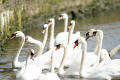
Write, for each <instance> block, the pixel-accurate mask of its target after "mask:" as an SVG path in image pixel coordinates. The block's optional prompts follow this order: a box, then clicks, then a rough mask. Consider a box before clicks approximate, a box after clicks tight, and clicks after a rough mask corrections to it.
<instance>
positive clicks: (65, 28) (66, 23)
mask: <svg viewBox="0 0 120 80" xmlns="http://www.w3.org/2000/svg"><path fill="white" fill-rule="evenodd" d="M64 21H65V27H64V32H67V26H68V17H66V18H65V20H64Z"/></svg>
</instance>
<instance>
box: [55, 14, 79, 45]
mask: <svg viewBox="0 0 120 80" xmlns="http://www.w3.org/2000/svg"><path fill="white" fill-rule="evenodd" d="M58 19H59V20H62V19H64V21H65V27H64V32H60V33H58V34H57V36H56V43H59V42H64V43H66V42H67V39H68V32H67V26H68V15H67V14H66V13H63V14H61V15H59V18H58ZM76 37H80V32H76V33H75V34H72V36H71V39H75V38H76ZM71 43H74V42H72V41H71Z"/></svg>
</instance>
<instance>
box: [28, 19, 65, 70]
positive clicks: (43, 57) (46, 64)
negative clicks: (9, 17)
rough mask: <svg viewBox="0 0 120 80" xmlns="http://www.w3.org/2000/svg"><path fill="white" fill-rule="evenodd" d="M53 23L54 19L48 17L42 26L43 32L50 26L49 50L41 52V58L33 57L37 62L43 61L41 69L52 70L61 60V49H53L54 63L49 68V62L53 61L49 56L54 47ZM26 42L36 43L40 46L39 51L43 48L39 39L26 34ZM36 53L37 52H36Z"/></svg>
mask: <svg viewBox="0 0 120 80" xmlns="http://www.w3.org/2000/svg"><path fill="white" fill-rule="evenodd" d="M54 23H55V20H54V18H50V19H49V21H48V24H46V25H47V26H44V28H43V31H42V32H43V33H44V32H46V30H44V29H47V30H48V27H50V26H52V27H51V28H52V29H51V35H50V43H49V44H50V45H49V48H50V49H49V50H48V51H47V52H45V53H43V54H42V55H41V58H39V57H36V58H35V60H36V61H38V62H40V61H43V62H44V68H43V69H50V70H52V71H54V67H55V68H58V67H59V65H60V62H61V60H62V56H63V54H64V53H63V51H64V50H63V49H60V50H58V51H55V53H54V56H55V59H54V61H55V62H54V63H55V65H53V66H54V67H53V68H51V67H50V66H51V64H52V63H53V62H52V60H51V57H52V55H53V53H52V52H53V49H54V48H55V47H54V25H55V24H54ZM26 42H29V43H34V44H36V45H38V46H39V47H40V48H39V51H41V52H42V50H43V48H42V47H43V45H42V43H41V42H40V41H38V40H35V39H34V38H32V37H30V36H26ZM38 54H39V52H38ZM36 55H37V54H36Z"/></svg>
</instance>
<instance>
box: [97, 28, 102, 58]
mask: <svg viewBox="0 0 120 80" xmlns="http://www.w3.org/2000/svg"><path fill="white" fill-rule="evenodd" d="M97 32H98V34H97V36H99V38H98V39H99V43H98V50H97V55H98V57H99V58H100V53H101V49H102V41H103V32H102V30H97Z"/></svg>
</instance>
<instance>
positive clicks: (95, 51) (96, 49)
mask: <svg viewBox="0 0 120 80" xmlns="http://www.w3.org/2000/svg"><path fill="white" fill-rule="evenodd" d="M96 38H97V39H96V46H95V49H94V53H97V51H98V46H99V39H100V38H99V36H96Z"/></svg>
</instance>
